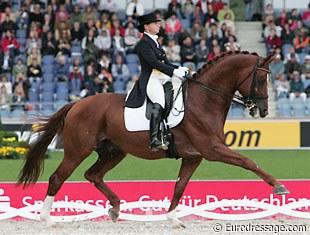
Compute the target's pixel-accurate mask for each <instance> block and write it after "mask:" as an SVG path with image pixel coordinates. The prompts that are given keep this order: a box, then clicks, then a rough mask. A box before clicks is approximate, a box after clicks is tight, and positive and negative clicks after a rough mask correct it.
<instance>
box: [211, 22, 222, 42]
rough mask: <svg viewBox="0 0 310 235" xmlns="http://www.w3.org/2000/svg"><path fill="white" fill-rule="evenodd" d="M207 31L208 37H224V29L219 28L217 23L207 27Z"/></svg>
mask: <svg viewBox="0 0 310 235" xmlns="http://www.w3.org/2000/svg"><path fill="white" fill-rule="evenodd" d="M225 26H226V24H225ZM207 33H208V38H218V39H219V40H221V39H222V38H223V31H222V30H221V29H220V28H218V26H217V24H216V23H211V24H210V27H209V28H208V29H207ZM211 40H212V39H211Z"/></svg>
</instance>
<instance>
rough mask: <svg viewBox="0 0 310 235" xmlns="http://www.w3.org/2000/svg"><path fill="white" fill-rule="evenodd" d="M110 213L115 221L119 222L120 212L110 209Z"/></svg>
mask: <svg viewBox="0 0 310 235" xmlns="http://www.w3.org/2000/svg"><path fill="white" fill-rule="evenodd" d="M108 214H109V216H110V218H111V219H112V221H113V222H114V223H115V222H117V220H118V217H119V213H118V212H117V211H115V210H113V209H110V210H109V211H108Z"/></svg>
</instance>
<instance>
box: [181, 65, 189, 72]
mask: <svg viewBox="0 0 310 235" xmlns="http://www.w3.org/2000/svg"><path fill="white" fill-rule="evenodd" d="M178 69H182V70H183V71H184V72H186V73H188V71H189V68H187V67H182V66H179V68H178Z"/></svg>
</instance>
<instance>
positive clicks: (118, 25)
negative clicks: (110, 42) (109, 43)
mask: <svg viewBox="0 0 310 235" xmlns="http://www.w3.org/2000/svg"><path fill="white" fill-rule="evenodd" d="M116 30H119V32H120V36H121V37H124V36H125V28H124V27H123V26H122V24H121V21H120V19H115V20H113V21H112V28H111V30H110V34H111V37H113V36H114V35H115V31H116Z"/></svg>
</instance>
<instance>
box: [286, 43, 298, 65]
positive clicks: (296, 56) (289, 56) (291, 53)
mask: <svg viewBox="0 0 310 235" xmlns="http://www.w3.org/2000/svg"><path fill="white" fill-rule="evenodd" d="M291 55H294V56H295V60H296V61H297V62H298V63H299V62H300V59H299V55H298V54H297V53H296V51H295V47H293V46H292V47H290V48H289V51H288V53H286V54H285V55H284V64H286V63H287V62H288V61H290V60H291Z"/></svg>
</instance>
